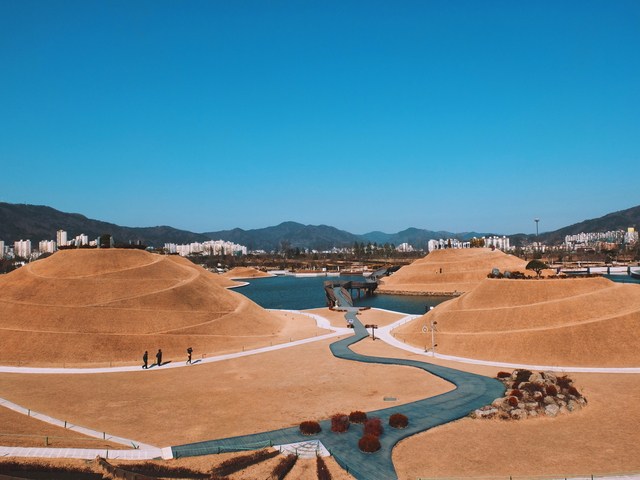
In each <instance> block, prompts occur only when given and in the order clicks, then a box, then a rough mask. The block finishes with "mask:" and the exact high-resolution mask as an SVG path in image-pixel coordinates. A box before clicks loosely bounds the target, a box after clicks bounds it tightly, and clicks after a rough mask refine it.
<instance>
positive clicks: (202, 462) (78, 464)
mask: <svg viewBox="0 0 640 480" xmlns="http://www.w3.org/2000/svg"><path fill="white" fill-rule="evenodd" d="M237 455H243V454H238V453H221V454H219V455H204V456H201V457H189V458H179V459H175V460H168V461H165V460H149V461H146V462H140V461H138V460H136V461H122V460H112V459H109V460H108V462H109V463H110V464H111V465H114V466H117V467H119V468H122V469H124V470H127V469H129V470H131V468H130V467H131V465H132V464H140V463H149V464H159V465H164V466H167V467H169V468H188V469H190V470H192V471H195V472H200V473H203V474H206V473H210V472H211V470H212V469H213V468H215V467H216V466H218V465H220V464H221V463H222V462H224V461H225V460H228V459H229V458H232V457H234V456H237ZM281 458H282V457H281V456H278V457H276V458H275V459H271V460H269V461H267V462H264V463H262V464H258V465H255V466H252V467H249V468H247V469H245V470H242V471H240V472H237V473H235V474H232V475H229V476H228V477H227V478H228V479H229V480H255V479H256V478H268V477H269V475H270V474H271V470H272V469H273V466H274V465H275V464H276V463H277V462H278V461H279V460H280V459H281ZM324 460H325V463H326V464H327V467H328V469H329V472H330V473H331V478H333V479H334V480H353V478H354V477H352V476H351V475H349V474H348V473H346V472H345V471H344V470H342V468H341V467H340V466H339V465H338V464H337V463H336V462H335V460H334V459H333V457H326V458H325V459H324ZM7 462H11V463H14V462H15V463H22V464H28V465H34V464H38V465H40V467H41V468H42V470H43V471H44V472H46V471H47V469H49V470H51V469H52V468H69V469H89V471H92V472H96V473H102V472H101V470H100V469H99V468H98V467H97V466H96V464H95V462H94V461H92V460H91V461H87V460H74V459H35V458H13V457H11V458H0V472H3V464H4V463H7ZM128 467H129V468H128ZM289 477H291V478H293V479H296V480H315V479H316V478H317V476H316V460H315V459H299V460H298V462H297V463H296V465H295V467H294V468H293V470H292V471H291V472H290V473H289ZM289 477H287V478H289Z"/></svg>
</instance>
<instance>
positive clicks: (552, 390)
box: [545, 385, 558, 397]
mask: <svg viewBox="0 0 640 480" xmlns="http://www.w3.org/2000/svg"><path fill="white" fill-rule="evenodd" d="M545 391H546V392H547V395H549V396H550V397H555V396H556V395H558V389H557V388H556V386H555V385H547V388H545Z"/></svg>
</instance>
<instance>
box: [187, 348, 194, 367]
mask: <svg viewBox="0 0 640 480" xmlns="http://www.w3.org/2000/svg"><path fill="white" fill-rule="evenodd" d="M192 353H193V348H191V347H189V348H187V365H191V354H192Z"/></svg>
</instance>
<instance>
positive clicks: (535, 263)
mask: <svg viewBox="0 0 640 480" xmlns="http://www.w3.org/2000/svg"><path fill="white" fill-rule="evenodd" d="M545 268H549V265H547V264H546V263H544V262H543V261H541V260H537V259H536V260H531V261H530V262H529V263H527V266H526V269H527V270H533V271H534V272H536V275H537V276H538V278H540V274H541V273H542V271H543V270H544V269H545Z"/></svg>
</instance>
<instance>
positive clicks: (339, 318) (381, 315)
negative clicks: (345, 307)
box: [305, 308, 406, 328]
mask: <svg viewBox="0 0 640 480" xmlns="http://www.w3.org/2000/svg"><path fill="white" fill-rule="evenodd" d="M305 312H307V313H315V314H316V315H320V316H321V317H324V318H326V319H327V320H329V321H330V322H331V326H333V327H340V328H344V327H346V326H347V321H346V320H345V318H344V312H340V311H337V310H329V309H328V308H313V309H309V310H305ZM405 316H406V315H404V314H402V313H393V312H387V311H382V310H376V309H368V310H360V312H358V320H360V322H362V323H363V324H367V323H373V324H376V325H378V326H380V327H384V326H386V325H390V324H392V323H393V322H395V321H398V320H400V319H401V318H403V317H405Z"/></svg>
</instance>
